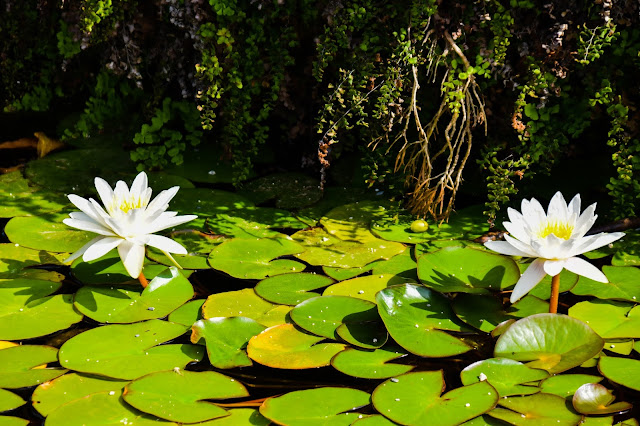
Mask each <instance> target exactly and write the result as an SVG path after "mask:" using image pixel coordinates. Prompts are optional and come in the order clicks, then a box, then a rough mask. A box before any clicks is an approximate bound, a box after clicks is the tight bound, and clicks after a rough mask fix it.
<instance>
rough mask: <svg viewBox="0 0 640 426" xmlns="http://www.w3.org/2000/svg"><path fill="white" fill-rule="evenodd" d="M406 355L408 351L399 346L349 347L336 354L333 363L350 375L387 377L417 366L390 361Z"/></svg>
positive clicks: (406, 371)
mask: <svg viewBox="0 0 640 426" xmlns="http://www.w3.org/2000/svg"><path fill="white" fill-rule="evenodd" d="M406 355H407V353H406V352H403V351H402V350H401V349H400V348H397V347H396V348H394V347H384V348H380V349H376V350H374V351H363V350H359V349H347V350H344V351H342V352H340V353H338V354H337V355H336V356H334V357H333V359H332V360H331V365H332V366H333V368H335V369H336V370H338V371H340V372H342V373H344V374H348V375H349V376H354V377H360V378H363V379H387V378H389V377H394V376H400V375H402V374H404V373H408V372H409V371H411V370H413V369H414V368H415V367H414V366H412V365H404V364H396V363H391V362H389V361H393V360H396V359H398V358H402V357H404V356H406Z"/></svg>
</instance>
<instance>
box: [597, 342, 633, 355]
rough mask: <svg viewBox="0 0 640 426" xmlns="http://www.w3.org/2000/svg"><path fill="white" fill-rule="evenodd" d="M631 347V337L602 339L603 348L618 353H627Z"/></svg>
mask: <svg viewBox="0 0 640 426" xmlns="http://www.w3.org/2000/svg"><path fill="white" fill-rule="evenodd" d="M633 347H634V343H633V339H628V340H627V339H607V340H605V341H604V348H603V349H604V350H607V351H610V352H613V353H616V354H620V355H629V354H630V353H631V351H632V350H633Z"/></svg>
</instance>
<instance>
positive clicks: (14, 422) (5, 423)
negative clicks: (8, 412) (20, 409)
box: [0, 416, 30, 426]
mask: <svg viewBox="0 0 640 426" xmlns="http://www.w3.org/2000/svg"><path fill="white" fill-rule="evenodd" d="M29 423H30V422H29V420H26V419H23V418H20V417H12V416H0V424H2V426H26V425H28V424H29Z"/></svg>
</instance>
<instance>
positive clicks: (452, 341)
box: [376, 284, 471, 357]
mask: <svg viewBox="0 0 640 426" xmlns="http://www.w3.org/2000/svg"><path fill="white" fill-rule="evenodd" d="M376 301H377V303H378V312H379V313H380V317H381V318H382V320H383V321H384V324H385V326H386V327H387V330H388V331H389V334H390V335H391V337H393V339H394V340H395V341H396V342H397V343H398V344H399V345H400V346H402V347H403V348H405V349H406V350H408V351H409V352H411V353H414V354H416V355H420V356H428V357H445V356H451V355H457V354H461V353H464V352H467V351H470V350H471V346H469V345H467V344H466V343H464V342H463V341H462V340H460V339H457V338H456V337H454V336H452V335H450V334H447V333H445V332H444V331H442V330H448V331H462V330H466V328H465V326H463V325H461V324H460V323H459V320H458V319H457V318H456V317H455V315H454V314H453V311H452V310H451V307H450V306H449V303H448V301H447V300H446V298H445V297H444V296H442V295H441V294H439V293H436V292H434V291H432V290H430V289H428V288H426V287H422V286H416V285H411V284H404V285H399V286H393V287H389V288H386V289H384V290H381V291H379V292H378V294H377V296H376Z"/></svg>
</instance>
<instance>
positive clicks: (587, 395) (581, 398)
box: [573, 383, 633, 415]
mask: <svg viewBox="0 0 640 426" xmlns="http://www.w3.org/2000/svg"><path fill="white" fill-rule="evenodd" d="M614 400H615V396H613V392H611V391H610V390H609V389H607V388H606V387H604V386H602V385H600V384H598V383H587V384H584V385H582V386H580V387H579V388H578V390H576V393H575V394H574V395H573V408H574V409H575V410H576V411H577V412H578V413H581V414H597V415H600V414H613V413H617V412H620V411H626V410H630V409H631V408H632V407H633V405H631V404H629V403H628V402H623V401H622V402H616V403H613V401H614Z"/></svg>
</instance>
